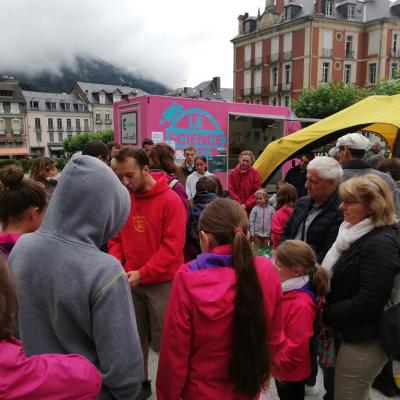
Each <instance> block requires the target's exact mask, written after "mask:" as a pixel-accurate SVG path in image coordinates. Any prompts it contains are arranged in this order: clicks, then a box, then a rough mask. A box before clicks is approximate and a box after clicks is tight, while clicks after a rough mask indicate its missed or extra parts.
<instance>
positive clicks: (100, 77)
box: [0, 58, 168, 94]
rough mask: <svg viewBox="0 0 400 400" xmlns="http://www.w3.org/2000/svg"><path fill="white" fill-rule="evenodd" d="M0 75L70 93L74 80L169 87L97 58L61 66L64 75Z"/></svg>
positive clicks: (154, 90) (157, 90) (150, 89)
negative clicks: (75, 64) (74, 64)
mask: <svg viewBox="0 0 400 400" xmlns="http://www.w3.org/2000/svg"><path fill="white" fill-rule="evenodd" d="M1 75H7V76H10V75H11V76H13V77H14V78H15V79H17V80H18V81H20V86H21V88H22V89H23V90H36V91H48V92H58V93H63V92H64V93H69V92H70V91H71V88H72V85H73V84H74V82H76V81H81V82H91V83H105V84H110V85H126V86H130V87H134V88H137V89H142V90H144V91H145V92H147V93H151V94H164V93H166V92H167V91H168V88H167V87H166V86H164V85H163V84H161V83H159V82H155V81H151V80H146V79H142V78H139V77H136V76H135V75H134V74H131V73H130V72H127V71H125V70H123V69H121V68H118V67H115V66H114V65H112V64H110V63H107V62H104V61H100V60H94V59H83V58H78V59H77V68H76V70H72V69H67V68H65V69H63V70H62V75H51V74H49V73H41V74H40V75H36V76H30V75H29V73H26V72H25V73H14V72H13V71H0V81H1Z"/></svg>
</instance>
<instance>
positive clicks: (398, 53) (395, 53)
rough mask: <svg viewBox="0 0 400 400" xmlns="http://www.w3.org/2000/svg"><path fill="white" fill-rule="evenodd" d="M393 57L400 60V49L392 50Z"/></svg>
mask: <svg viewBox="0 0 400 400" xmlns="http://www.w3.org/2000/svg"><path fill="white" fill-rule="evenodd" d="M392 57H393V58H400V49H399V50H397V49H392Z"/></svg>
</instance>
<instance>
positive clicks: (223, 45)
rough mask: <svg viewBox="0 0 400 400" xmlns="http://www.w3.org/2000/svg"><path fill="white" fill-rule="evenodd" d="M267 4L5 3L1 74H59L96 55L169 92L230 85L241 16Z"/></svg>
mask: <svg viewBox="0 0 400 400" xmlns="http://www.w3.org/2000/svg"><path fill="white" fill-rule="evenodd" d="M264 5H265V0H201V1H195V0H169V1H165V0H68V1H61V0H36V1H32V0H0V6H1V13H0V43H1V46H0V47H1V51H0V72H1V71H16V72H18V71H24V72H27V70H28V72H31V73H36V72H41V71H43V70H46V71H48V70H51V71H54V72H57V71H59V68H60V67H61V66H63V65H70V66H73V65H74V58H75V57H76V56H90V57H97V58H101V59H104V60H106V61H109V62H111V63H113V64H115V65H117V66H123V67H126V68H127V69H128V70H130V71H132V72H135V73H138V74H139V75H141V76H143V77H145V78H151V79H156V80H158V81H160V82H162V83H164V84H166V85H168V86H170V87H179V86H194V85H196V84H198V83H200V82H201V81H203V80H209V79H211V78H212V77H213V76H221V83H222V86H225V87H232V86H233V84H232V68H233V50H232V43H230V39H232V38H233V37H234V36H235V35H236V34H237V29H238V21H237V17H238V15H239V14H243V13H245V12H249V14H250V15H256V14H257V10H258V8H259V7H260V8H261V11H263V7H264Z"/></svg>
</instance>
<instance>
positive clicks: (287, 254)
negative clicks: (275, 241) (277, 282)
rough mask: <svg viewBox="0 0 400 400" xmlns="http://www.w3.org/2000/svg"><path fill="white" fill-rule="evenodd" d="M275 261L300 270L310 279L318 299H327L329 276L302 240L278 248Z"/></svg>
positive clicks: (289, 242) (289, 241) (284, 243)
mask: <svg viewBox="0 0 400 400" xmlns="http://www.w3.org/2000/svg"><path fill="white" fill-rule="evenodd" d="M275 260H276V261H277V262H278V263H279V264H281V265H282V266H284V267H286V268H300V270H301V273H302V275H308V276H309V277H310V283H311V286H312V288H313V290H314V292H315V294H316V295H317V297H319V298H325V296H326V295H327V293H328V289H329V275H328V272H327V271H326V270H325V269H324V268H322V267H321V266H320V265H317V263H316V259H315V253H314V251H313V249H312V248H311V247H310V245H308V244H307V243H306V242H304V241H302V240H286V241H285V242H283V243H282V244H280V245H279V246H278V247H277V248H276V250H275Z"/></svg>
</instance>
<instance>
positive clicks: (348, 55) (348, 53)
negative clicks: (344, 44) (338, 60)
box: [344, 50, 354, 60]
mask: <svg viewBox="0 0 400 400" xmlns="http://www.w3.org/2000/svg"><path fill="white" fill-rule="evenodd" d="M344 58H347V59H351V60H352V59H354V50H346V51H345V54H344Z"/></svg>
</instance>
